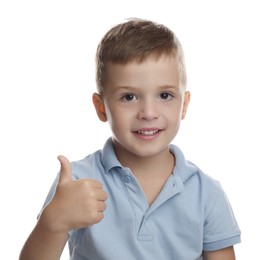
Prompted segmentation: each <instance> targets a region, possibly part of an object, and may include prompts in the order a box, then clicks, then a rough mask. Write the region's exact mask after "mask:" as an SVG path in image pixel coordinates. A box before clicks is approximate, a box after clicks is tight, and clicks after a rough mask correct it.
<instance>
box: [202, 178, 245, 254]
mask: <svg viewBox="0 0 265 260" xmlns="http://www.w3.org/2000/svg"><path fill="white" fill-rule="evenodd" d="M214 187H215V188H214V189H212V190H211V192H210V194H208V198H207V200H206V205H205V221H204V235H203V250H204V251H214V250H219V249H222V248H226V247H229V246H232V245H234V244H237V243H240V242H241V238H240V235H241V232H240V229H239V226H238V224H237V221H236V219H235V216H234V213H233V210H232V208H231V205H230V203H229V201H228V198H227V196H226V194H225V193H224V191H223V189H222V187H221V185H220V184H219V183H216V185H215V186H214Z"/></svg>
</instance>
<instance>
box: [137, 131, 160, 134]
mask: <svg viewBox="0 0 265 260" xmlns="http://www.w3.org/2000/svg"><path fill="white" fill-rule="evenodd" d="M137 132H138V133H139V134H142V135H153V134H155V133H157V132H158V130H146V131H137Z"/></svg>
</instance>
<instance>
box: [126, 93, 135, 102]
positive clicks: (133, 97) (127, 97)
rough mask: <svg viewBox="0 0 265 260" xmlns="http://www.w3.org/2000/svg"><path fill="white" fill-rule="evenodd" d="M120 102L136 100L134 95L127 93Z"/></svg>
mask: <svg viewBox="0 0 265 260" xmlns="http://www.w3.org/2000/svg"><path fill="white" fill-rule="evenodd" d="M122 100H124V101H127V102H128V101H133V100H137V97H136V95H135V94H132V93H128V94H125V95H123V96H122Z"/></svg>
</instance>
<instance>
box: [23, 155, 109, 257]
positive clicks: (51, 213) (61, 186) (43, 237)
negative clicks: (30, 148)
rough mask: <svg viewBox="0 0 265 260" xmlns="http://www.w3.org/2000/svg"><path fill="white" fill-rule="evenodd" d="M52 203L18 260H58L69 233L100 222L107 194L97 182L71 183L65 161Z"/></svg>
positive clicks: (60, 158)
mask: <svg viewBox="0 0 265 260" xmlns="http://www.w3.org/2000/svg"><path fill="white" fill-rule="evenodd" d="M59 160H60V163H61V171H60V179H59V182H58V185H57V188H56V192H55V195H54V197H53V199H52V200H51V201H50V202H49V203H48V204H47V205H46V207H44V209H43V210H42V212H41V214H40V217H39V220H38V222H37V224H36V226H35V228H34V229H33V231H32V232H31V234H30V235H29V237H28V239H27V241H26V242H25V244H24V246H23V248H22V250H21V253H20V256H19V260H36V259H38V260H47V259H49V260H58V259H60V256H61V254H62V252H63V249H64V246H65V244H66V242H67V240H68V232H69V231H70V230H72V229H79V228H84V227H89V226H91V225H93V224H96V223H98V222H100V221H101V220H102V219H103V211H104V210H105V207H106V206H105V202H104V201H105V200H106V199H107V193H106V192H105V191H103V189H102V184H101V183H100V182H98V181H96V180H91V179H82V180H72V172H71V165H70V163H69V161H68V160H67V159H66V158H65V157H59Z"/></svg>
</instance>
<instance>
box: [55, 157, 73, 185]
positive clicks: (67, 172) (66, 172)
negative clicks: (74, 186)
mask: <svg viewBox="0 0 265 260" xmlns="http://www.w3.org/2000/svg"><path fill="white" fill-rule="evenodd" d="M57 158H58V160H59V162H60V164H61V170H60V179H59V182H60V183H62V182H65V181H69V180H72V167H71V163H70V162H69V160H68V159H67V158H66V157H65V156H63V155H59V156H58V157H57Z"/></svg>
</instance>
